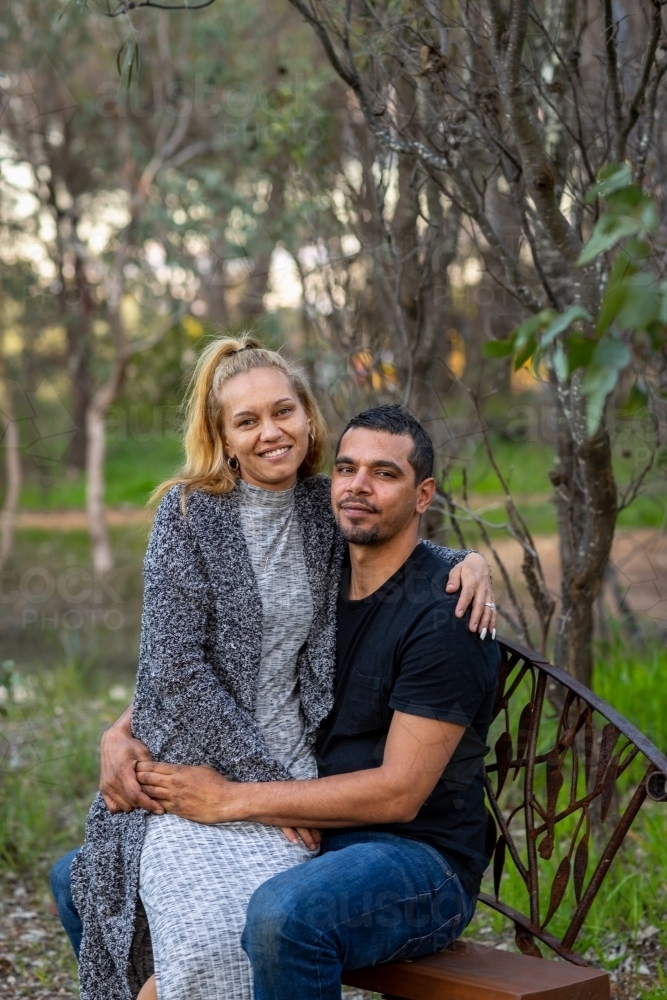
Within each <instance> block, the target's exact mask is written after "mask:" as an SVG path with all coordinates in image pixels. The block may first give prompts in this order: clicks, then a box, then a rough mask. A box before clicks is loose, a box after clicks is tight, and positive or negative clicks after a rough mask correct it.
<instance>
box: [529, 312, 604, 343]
mask: <svg viewBox="0 0 667 1000" xmlns="http://www.w3.org/2000/svg"><path fill="white" fill-rule="evenodd" d="M578 319H585V320H587V321H588V322H590V321H592V319H593V317H592V316H591V314H590V313H589V311H588V309H584V307H583V306H579V305H576V304H575V305H571V306H568V308H567V309H566V310H565V312H564V313H561V315H560V316H557V317H556V319H554V320H552V321H551V323H549V326H548V327H547V328H546V330H545V331H544V333H543V334H542V339H541V341H540V347H543V348H544V347H548V346H549V344H551V343H552V341H554V340H555V339H556V337H557V336H558V335H559V334H560V333H563V331H564V330H567V329H568V328H569V327H570V326H572V324H573V323H574V322H575V321H576V320H578Z"/></svg>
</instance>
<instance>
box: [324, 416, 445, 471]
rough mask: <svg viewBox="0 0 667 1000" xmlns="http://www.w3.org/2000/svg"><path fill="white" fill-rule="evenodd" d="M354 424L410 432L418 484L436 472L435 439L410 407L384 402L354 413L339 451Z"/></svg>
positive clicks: (413, 466) (412, 463)
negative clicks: (355, 414)
mask: <svg viewBox="0 0 667 1000" xmlns="http://www.w3.org/2000/svg"><path fill="white" fill-rule="evenodd" d="M353 427H364V428H366V429H367V430H369V431H385V432H386V433H387V434H409V435H410V437H411V438H412V442H413V444H412V451H411V452H410V454H409V455H408V462H409V463H410V465H411V466H412V468H413V469H414V470H415V486H416V485H417V484H418V483H422V482H423V481H424V480H425V479H429V478H430V477H431V476H432V475H433V442H432V441H431V438H430V437H429V434H428V431H427V430H426V428H425V427H423V426H422V424H420V423H419V421H418V420H417V419H416V417H413V416H412V414H411V413H410V411H409V410H408V409H407V408H406V407H405V406H401V405H400V404H399V403H393V404H392V405H389V404H385V405H384V406H374V407H373V408H372V409H371V410H364V411H363V413H358V414H357V416H356V417H352V419H351V420H350V422H349V423H348V425H347V427H346V428H345V430H344V431H343V433H342V434H341V436H340V437H339V438H338V444H337V445H336V455H338V452H339V451H340V443H341V441H342V440H343V438H344V436H345V435H346V434H347V432H348V431H351V430H352V428H353Z"/></svg>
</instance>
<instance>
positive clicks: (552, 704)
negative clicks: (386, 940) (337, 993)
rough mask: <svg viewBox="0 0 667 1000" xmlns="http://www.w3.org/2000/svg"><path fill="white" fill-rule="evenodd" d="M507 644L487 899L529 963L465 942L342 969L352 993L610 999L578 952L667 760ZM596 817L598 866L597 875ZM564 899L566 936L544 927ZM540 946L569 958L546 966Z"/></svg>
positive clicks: (563, 678)
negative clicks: (506, 894)
mask: <svg viewBox="0 0 667 1000" xmlns="http://www.w3.org/2000/svg"><path fill="white" fill-rule="evenodd" d="M499 643H500V646H501V649H502V653H503V658H502V663H501V668H500V679H499V685H498V695H497V698H496V704H495V709H494V728H493V729H492V731H491V733H492V735H491V737H490V738H491V739H494V740H495V745H494V748H493V754H492V757H491V763H489V764H487V766H486V792H487V799H488V806H489V808H488V830H487V854H488V855H489V857H490V858H491V859H492V864H493V881H494V893H493V895H489V894H487V893H481V894H480V897H479V898H480V902H482V903H484V904H486V905H487V906H490V907H493V909H494V910H497V911H498V912H499V913H501V914H503V915H504V916H505V917H507V918H508V920H510V921H512V923H513V924H514V931H515V941H516V945H517V948H518V949H519V952H521V954H514V953H509V952H503V951H498V950H495V949H493V948H490V947H485V946H483V945H479V944H475V943H473V942H471V941H468V940H465V941H458V942H457V943H456V944H455V945H454V947H453V948H451V949H446V950H445V951H443V952H440V953H439V954H437V955H428V956H425V957H423V958H417V959H414V960H413V961H404V962H391V963H387V964H385V965H377V966H373V967H370V968H367V969H357V970H355V971H351V972H346V973H345V974H344V976H343V983H344V984H346V985H348V986H355V987H357V988H360V989H366V990H372V991H374V992H376V993H381V994H383V996H385V997H390V998H396V1000H445V998H446V1000H607V998H608V997H609V994H610V985H609V976H608V975H607V973H606V972H603V971H601V970H599V969H593V968H590V967H589V966H588V965H587V963H586V961H585V960H584V958H582V956H581V955H578V954H577V953H576V951H575V950H574V946H575V942H576V940H577V937H578V935H579V933H580V931H581V928H582V926H583V924H584V921H585V920H586V917H587V916H588V913H589V911H590V908H591V905H592V903H593V901H594V900H595V897H596V896H597V894H598V893H599V891H600V888H601V886H602V884H603V881H604V878H605V876H606V874H607V872H608V871H609V867H610V865H611V863H612V861H613V859H614V857H615V855H616V853H617V852H618V850H619V848H620V846H621V844H622V843H623V839H624V837H625V835H626V834H627V832H628V830H629V829H630V826H631V825H632V822H633V820H634V818H635V816H636V815H637V813H638V812H639V810H640V808H641V806H642V804H643V802H644V800H645V799H646V798H647V796H648V797H649V798H651V799H654V800H656V801H660V802H665V801H667V757H666V756H665V755H664V754H663V753H661V752H660V750H658V749H657V748H656V747H655V746H654V745H653V744H652V743H651V741H650V740H649V739H647V737H646V736H644V735H643V734H642V733H640V732H639V730H638V729H636V727H635V726H633V725H632V724H631V723H630V722H627V721H626V719H624V718H623V717H622V716H621V715H619V713H618V712H617V711H615V709H613V708H612V707H611V706H610V705H607V704H606V703H605V702H604V701H602V700H601V699H600V698H598V697H597V696H596V695H595V694H593V692H592V691H589V690H588V688H586V687H585V686H584V685H583V684H580V683H579V682H578V681H576V680H575V679H574V678H572V677H570V676H569V675H568V674H565V673H564V672H563V671H562V670H559V669H558V668H557V667H554V666H553V665H552V664H551V663H549V662H548V661H547V660H545V659H544V657H542V656H540V655H539V654H538V653H535V652H533V651H532V650H529V649H524V648H523V647H521V646H518V645H516V644H515V643H513V642H509V641H508V640H506V639H499ZM593 817H595V824H596V827H597V832H596V836H595V842H596V844H597V845H598V849H597V852H596V853H597V855H598V857H597V863H596V864H595V865H594V867H593V870H592V872H590V874H589V867H591V865H590V864H589V850H590V847H591V846H593V844H592V840H593V838H592V822H593ZM607 831H609V832H607ZM506 860H507V861H509V862H510V863H511V864H512V865H513V867H514V869H515V871H516V872H517V873H518V877H519V879H520V881H521V883H522V885H523V887H524V889H525V897H526V903H527V906H526V909H527V912H526V913H523V912H521V911H520V910H518V909H516V908H515V907H514V906H510V905H508V904H507V903H506V902H503V900H502V898H501V895H502V889H503V883H504V881H505V880H503V878H502V876H503V872H504V870H505V863H506ZM568 895H569V897H570V900H571V902H572V903H573V904H574V906H573V909H572V913H571V916H570V919H569V921H568V922H567V923H566V924H564V925H563V927H561V931H562V933H561V934H560V936H558V935H556V934H555V933H553V932H551V931H549V930H548V929H547V928H548V926H549V925H550V924H551V922H552V920H553V918H554V916H555V915H556V914H557V913H558V911H559V908H560V907H561V904H562V903H563V900H564V899H565V898H566V896H568ZM515 902H516V901H515ZM540 944H541V945H543V946H546V948H547V949H550V950H551V951H552V952H555V953H556V955H558V956H559V957H560V958H561V959H564V960H565V961H560V962H559V961H551V962H549V961H543V960H542V949H541V948H540Z"/></svg>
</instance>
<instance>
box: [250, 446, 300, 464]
mask: <svg viewBox="0 0 667 1000" xmlns="http://www.w3.org/2000/svg"><path fill="white" fill-rule="evenodd" d="M291 450H292V445H291V444H281V445H279V446H278V447H277V448H271V449H269V450H268V451H261V452H259V453H258V456H257V457H258V458H265V459H267V460H268V461H270V462H275V461H280V459H281V458H284V457H285V455H287V454H289V452H290V451H291Z"/></svg>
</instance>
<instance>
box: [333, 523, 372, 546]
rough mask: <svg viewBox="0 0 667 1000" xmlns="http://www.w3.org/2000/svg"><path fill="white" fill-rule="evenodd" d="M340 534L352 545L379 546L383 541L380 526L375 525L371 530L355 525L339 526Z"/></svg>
mask: <svg viewBox="0 0 667 1000" xmlns="http://www.w3.org/2000/svg"><path fill="white" fill-rule="evenodd" d="M339 527H340V532H341V534H342V536H343V538H344V539H345V541H346V542H351V543H352V545H378V544H379V543H380V542H381V541H382V540H383V539H381V538H380V525H379V524H374V525H373V526H372V527H371V528H362V527H360V526H357V525H355V524H349V525H345V526H343V525H342V524H341V525H339Z"/></svg>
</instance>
